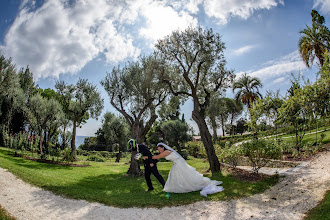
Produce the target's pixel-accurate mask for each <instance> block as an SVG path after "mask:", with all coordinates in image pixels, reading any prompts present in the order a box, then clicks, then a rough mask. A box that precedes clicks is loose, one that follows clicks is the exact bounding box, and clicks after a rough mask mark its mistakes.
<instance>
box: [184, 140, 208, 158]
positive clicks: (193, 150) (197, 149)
mask: <svg viewBox="0 0 330 220" xmlns="http://www.w3.org/2000/svg"><path fill="white" fill-rule="evenodd" d="M186 149H187V150H188V154H189V155H191V156H193V157H195V158H205V157H206V153H205V149H204V145H203V143H202V142H201V141H198V142H192V141H190V142H187V143H186Z"/></svg>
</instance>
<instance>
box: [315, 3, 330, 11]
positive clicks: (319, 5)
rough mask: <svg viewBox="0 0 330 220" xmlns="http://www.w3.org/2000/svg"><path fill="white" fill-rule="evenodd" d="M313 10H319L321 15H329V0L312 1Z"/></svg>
mask: <svg viewBox="0 0 330 220" xmlns="http://www.w3.org/2000/svg"><path fill="white" fill-rule="evenodd" d="M313 8H320V10H321V12H322V13H325V14H327V13H330V0H314V5H313Z"/></svg>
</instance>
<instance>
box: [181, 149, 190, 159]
mask: <svg viewBox="0 0 330 220" xmlns="http://www.w3.org/2000/svg"><path fill="white" fill-rule="evenodd" d="M180 155H181V156H182V157H183V158H184V159H185V160H187V159H188V156H189V151H188V150H187V149H183V150H181V153H180Z"/></svg>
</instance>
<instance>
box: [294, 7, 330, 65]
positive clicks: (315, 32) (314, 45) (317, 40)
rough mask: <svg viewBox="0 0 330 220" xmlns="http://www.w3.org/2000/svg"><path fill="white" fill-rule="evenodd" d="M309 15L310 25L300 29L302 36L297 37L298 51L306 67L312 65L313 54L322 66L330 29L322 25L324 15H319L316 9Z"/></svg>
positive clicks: (329, 38) (327, 48) (329, 46)
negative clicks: (310, 17)
mask: <svg viewBox="0 0 330 220" xmlns="http://www.w3.org/2000/svg"><path fill="white" fill-rule="evenodd" d="M311 16H312V21H313V23H312V27H309V26H306V28H305V29H304V30H302V31H300V34H302V36H301V38H300V39H299V52H300V54H301V57H302V59H303V61H304V62H305V64H306V66H307V67H311V66H312V65H313V63H314V58H315V56H316V57H317V58H318V60H319V62H320V65H321V66H323V64H324V57H323V54H324V52H326V51H327V50H328V51H329V49H330V44H329V41H330V31H329V30H328V28H327V27H326V26H325V25H324V24H325V20H324V17H323V16H321V15H319V13H318V12H317V11H316V10H312V13H311Z"/></svg>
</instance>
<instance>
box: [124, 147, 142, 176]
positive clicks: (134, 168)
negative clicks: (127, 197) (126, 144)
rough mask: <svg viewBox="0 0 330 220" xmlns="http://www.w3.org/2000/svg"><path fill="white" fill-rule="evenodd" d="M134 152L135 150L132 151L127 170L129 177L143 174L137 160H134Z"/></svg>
mask: <svg viewBox="0 0 330 220" xmlns="http://www.w3.org/2000/svg"><path fill="white" fill-rule="evenodd" d="M136 154H137V151H132V156H131V162H130V167H129V169H128V171H127V174H129V175H130V176H131V177H137V176H141V175H142V174H143V171H142V170H141V169H140V165H139V161H137V160H135V155H136Z"/></svg>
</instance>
